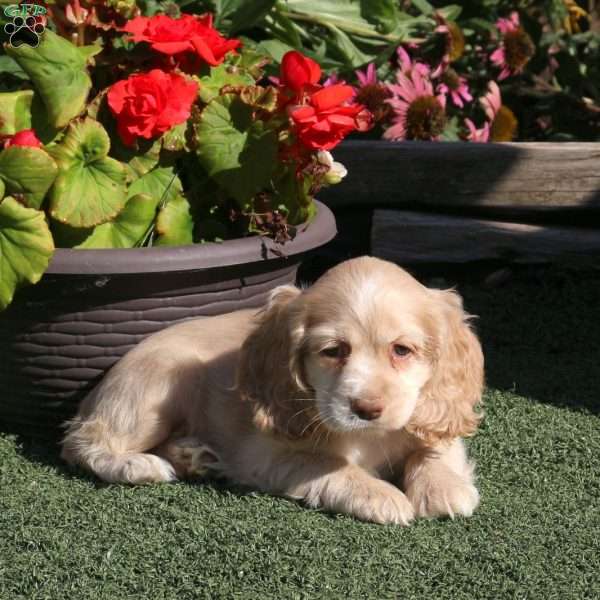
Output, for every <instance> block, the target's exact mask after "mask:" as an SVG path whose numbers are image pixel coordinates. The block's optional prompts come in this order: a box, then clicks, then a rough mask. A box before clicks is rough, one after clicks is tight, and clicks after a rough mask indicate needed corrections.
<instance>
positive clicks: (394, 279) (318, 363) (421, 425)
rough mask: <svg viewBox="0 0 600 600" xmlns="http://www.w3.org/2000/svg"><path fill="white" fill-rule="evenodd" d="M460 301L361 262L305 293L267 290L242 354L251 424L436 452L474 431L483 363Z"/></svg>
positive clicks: (389, 268)
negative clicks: (398, 437)
mask: <svg viewBox="0 0 600 600" xmlns="http://www.w3.org/2000/svg"><path fill="white" fill-rule="evenodd" d="M466 319H467V316H466V315H465V313H464V312H463V309H462V303H461V300H460V297H459V296H458V295H457V294H456V293H454V292H452V291H441V290H429V289H427V288H425V287H424V286H422V285H421V284H419V283H418V282H417V281H416V280H415V279H414V278H412V277H411V276H410V275H409V274H408V273H406V272H405V271H403V270H402V269H400V268H399V267H397V266H396V265H394V264H392V263H389V262H385V261H382V260H378V259H375V258H369V257H363V258H359V259H354V260H350V261H347V262H345V263H342V264H340V265H338V266H337V267H335V268H334V269H332V270H330V271H329V272H327V273H326V274H325V275H324V276H323V277H321V279H319V280H318V281H317V282H316V283H315V284H314V285H313V286H312V287H311V288H309V289H307V290H305V291H302V292H301V291H300V290H298V289H296V288H294V287H291V286H284V287H280V288H277V289H276V290H275V291H274V292H273V293H272V294H271V297H270V300H269V303H268V305H267V307H266V309H265V311H264V312H263V314H262V316H261V319H260V322H259V324H258V327H257V329H256V330H255V331H254V333H253V334H251V335H250V337H249V338H248V339H247V340H246V342H245V344H244V346H243V348H242V353H241V360H240V368H239V372H238V385H239V388H240V391H241V393H242V395H243V396H245V397H246V398H249V399H250V400H251V401H252V402H253V403H254V407H255V422H256V424H257V425H259V426H260V427H262V428H266V429H269V428H274V429H277V430H279V431H281V432H285V433H287V434H288V435H292V436H298V435H310V433H311V431H312V430H313V429H314V428H315V427H317V426H323V427H324V428H327V429H329V430H334V431H338V432H350V431H355V430H365V431H395V430H400V429H403V428H406V429H408V430H409V431H411V432H413V433H414V434H415V435H418V436H419V437H421V438H423V439H425V440H427V441H431V442H434V441H437V440H440V439H443V438H452V437H456V436H461V435H467V434H469V433H471V432H473V431H474V429H475V428H476V426H477V422H478V415H477V414H476V413H475V412H474V407H475V405H476V404H477V402H478V401H479V400H480V397H481V390H482V385H483V357H482V354H481V348H480V346H479V343H478V341H477V339H476V337H475V335H474V334H473V333H472V332H471V330H470V329H469V326H468V324H467V323H466Z"/></svg>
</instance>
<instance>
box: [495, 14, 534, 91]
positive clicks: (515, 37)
mask: <svg viewBox="0 0 600 600" xmlns="http://www.w3.org/2000/svg"><path fill="white" fill-rule="evenodd" d="M496 27H497V28H498V30H499V31H500V32H501V33H502V42H501V44H500V46H499V47H498V48H496V50H494V52H492V54H491V55H490V60H491V61H492V63H494V65H496V66H497V67H498V68H499V69H500V75H499V76H498V80H499V81H502V80H503V79H506V78H507V77H509V76H511V75H518V74H519V73H522V72H523V69H524V68H525V65H526V64H527V63H528V62H529V60H530V59H531V57H532V56H533V55H534V53H535V45H534V44H533V41H532V40H531V38H530V37H529V35H528V34H527V32H526V31H525V30H524V29H523V28H522V27H521V23H520V20H519V13H518V12H516V11H514V12H512V13H510V17H509V18H508V19H498V21H496Z"/></svg>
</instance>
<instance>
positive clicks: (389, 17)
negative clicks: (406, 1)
mask: <svg viewBox="0 0 600 600" xmlns="http://www.w3.org/2000/svg"><path fill="white" fill-rule="evenodd" d="M360 12H361V15H362V17H363V18H364V19H366V20H367V21H369V23H373V24H374V25H375V26H376V27H377V29H378V30H379V31H382V32H383V33H389V32H390V31H394V29H396V27H397V26H398V2H397V0H361V2H360Z"/></svg>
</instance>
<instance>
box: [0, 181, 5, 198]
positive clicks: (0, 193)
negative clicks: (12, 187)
mask: <svg viewBox="0 0 600 600" xmlns="http://www.w3.org/2000/svg"><path fill="white" fill-rule="evenodd" d="M5 192H6V186H5V185H4V181H2V179H0V200H2V198H4V194H5Z"/></svg>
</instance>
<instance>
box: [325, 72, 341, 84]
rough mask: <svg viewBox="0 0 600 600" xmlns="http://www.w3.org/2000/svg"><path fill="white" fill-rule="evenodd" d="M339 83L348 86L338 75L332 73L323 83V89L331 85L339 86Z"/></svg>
mask: <svg viewBox="0 0 600 600" xmlns="http://www.w3.org/2000/svg"><path fill="white" fill-rule="evenodd" d="M338 83H342V84H344V85H345V84H346V82H345V80H343V79H340V78H339V76H338V74H337V73H332V74H331V75H330V76H329V77H327V79H325V81H324V82H323V87H329V86H330V85H337V84H338Z"/></svg>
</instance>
